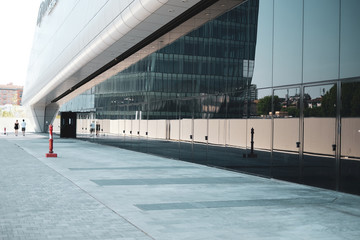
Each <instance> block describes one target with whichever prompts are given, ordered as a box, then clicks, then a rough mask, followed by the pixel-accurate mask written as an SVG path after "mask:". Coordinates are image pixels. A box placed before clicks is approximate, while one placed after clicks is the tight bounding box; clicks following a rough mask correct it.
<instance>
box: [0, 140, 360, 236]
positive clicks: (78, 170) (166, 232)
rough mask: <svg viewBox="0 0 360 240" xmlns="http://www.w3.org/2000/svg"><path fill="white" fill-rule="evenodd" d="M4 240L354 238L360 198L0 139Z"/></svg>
mask: <svg viewBox="0 0 360 240" xmlns="http://www.w3.org/2000/svg"><path fill="white" fill-rule="evenodd" d="M0 144H1V150H0V159H1V160H0V162H1V166H2V167H1V169H0V173H1V175H0V176H1V179H0V181H1V185H0V190H1V191H0V197H1V199H2V201H1V205H0V206H1V207H0V214H1V219H0V239H52V238H54V239H57V238H58V239H60V238H61V239H159V240H160V239H161V240H162V239H164V240H168V239H290V238H291V239H360V208H359V206H360V197H359V196H354V195H350V194H344V193H339V192H335V191H330V190H324V189H319V188H314V187H309V186H304V185H298V184H294V183H288V182H282V181H278V180H274V179H266V178H261V177H256V176H251V175H246V174H242V173H237V172H231V171H226V170H222V169H217V168H211V167H207V166H202V165H197V164H193V163H188V162H182V161H177V160H172V159H166V158H163V157H158V156H153V155H147V154H144V153H139V152H132V151H128V150H124V149H119V148H115V147H110V146H103V145H99V144H95V143H90V142H85V141H80V140H77V139H59V138H57V137H55V139H54V152H55V153H57V154H58V157H57V158H46V157H45V153H46V152H47V151H48V136H47V135H45V134H28V135H27V136H25V137H22V136H21V137H19V136H18V137H15V136H1V137H0Z"/></svg>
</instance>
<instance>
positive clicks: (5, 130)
mask: <svg viewBox="0 0 360 240" xmlns="http://www.w3.org/2000/svg"><path fill="white" fill-rule="evenodd" d="M4 135H6V127H4Z"/></svg>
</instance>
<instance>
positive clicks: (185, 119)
mask: <svg viewBox="0 0 360 240" xmlns="http://www.w3.org/2000/svg"><path fill="white" fill-rule="evenodd" d="M193 114H194V100H193V99H190V100H182V101H181V102H180V115H179V119H180V120H179V121H180V156H179V158H180V159H181V160H184V161H189V162H192V161H193V135H194V133H193V132H194V126H193V124H194V119H193Z"/></svg>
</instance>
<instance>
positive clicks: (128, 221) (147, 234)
mask: <svg viewBox="0 0 360 240" xmlns="http://www.w3.org/2000/svg"><path fill="white" fill-rule="evenodd" d="M14 144H15V145H16V146H18V147H19V148H20V149H21V150H22V151H24V152H26V153H28V154H30V155H31V156H33V157H34V158H35V159H37V160H38V161H39V162H40V163H42V164H44V165H45V166H47V167H48V168H50V169H51V170H53V171H54V172H56V173H57V174H59V175H60V176H62V177H63V178H65V179H67V180H68V181H69V182H70V183H72V184H73V185H74V186H76V187H77V188H79V189H80V190H81V191H83V192H84V193H85V194H87V195H88V196H90V197H91V198H93V199H94V200H95V201H97V202H98V203H100V204H101V205H103V206H104V207H106V208H107V209H109V210H110V211H112V212H113V213H115V214H116V215H117V216H119V217H120V218H122V219H124V220H125V221H126V222H127V223H129V224H130V225H132V226H133V227H135V228H136V229H138V230H139V231H141V232H142V233H144V234H145V235H146V236H148V237H149V238H151V239H153V240H156V239H155V238H154V237H152V236H151V235H150V234H149V233H147V232H145V231H144V230H142V229H141V228H140V227H138V226H137V225H135V224H134V223H132V222H131V221H130V220H128V219H127V218H125V217H124V216H122V215H121V214H120V213H118V212H117V211H115V210H114V209H112V208H110V207H109V206H108V205H106V204H105V203H103V202H102V201H100V200H99V199H97V198H96V197H95V196H93V195H92V194H90V193H89V192H87V191H86V190H85V189H83V188H81V187H80V186H79V185H77V184H76V183H75V182H73V181H72V180H71V179H69V178H67V177H66V176H64V175H63V174H62V173H60V172H59V171H57V170H56V169H54V168H52V167H51V166H49V165H48V164H46V163H45V162H43V161H41V160H40V159H39V158H37V157H36V156H34V155H33V154H31V153H29V152H27V151H26V150H25V149H24V148H22V147H21V146H20V145H18V144H17V143H14Z"/></svg>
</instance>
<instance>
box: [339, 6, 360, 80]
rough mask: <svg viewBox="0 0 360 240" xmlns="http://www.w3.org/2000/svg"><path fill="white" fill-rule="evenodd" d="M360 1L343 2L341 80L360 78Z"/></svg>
mask: <svg viewBox="0 0 360 240" xmlns="http://www.w3.org/2000/svg"><path fill="white" fill-rule="evenodd" d="M359 12H360V1H359V0H346V1H341V21H340V22H341V26H340V32H341V39H340V78H348V77H358V76H360V67H359V66H360V44H359V42H360V28H359V25H358V23H359V22H360V14H359Z"/></svg>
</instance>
